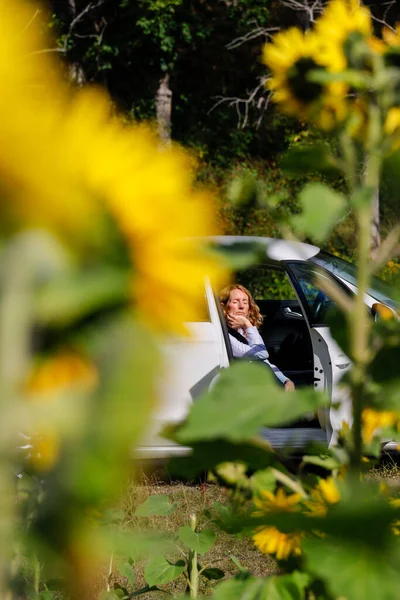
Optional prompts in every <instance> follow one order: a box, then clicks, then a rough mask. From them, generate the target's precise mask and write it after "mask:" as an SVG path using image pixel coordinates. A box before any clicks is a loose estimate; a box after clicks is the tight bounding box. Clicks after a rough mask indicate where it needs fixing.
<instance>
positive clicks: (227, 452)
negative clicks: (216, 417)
mask: <svg viewBox="0 0 400 600" xmlns="http://www.w3.org/2000/svg"><path fill="white" fill-rule="evenodd" d="M175 439H177V438H175ZM190 446H191V449H192V451H191V453H190V455H189V456H181V457H177V458H172V459H171V460H170V462H169V465H168V468H169V471H170V473H172V474H173V475H177V476H181V477H185V478H186V479H191V478H193V477H195V476H196V475H198V474H200V473H204V471H207V470H212V469H214V468H215V466H216V465H218V464H219V463H222V462H226V461H229V460H240V461H242V462H245V463H246V464H247V465H248V466H249V467H250V468H252V469H265V468H266V467H269V466H276V465H277V462H278V461H277V456H276V454H275V453H274V452H273V451H272V449H271V447H270V446H269V444H268V442H264V441H262V442H258V441H257V443H256V440H254V443H232V442H229V441H226V440H223V439H219V438H217V439H215V440H212V441H206V442H193V443H192V442H191V443H190Z"/></svg>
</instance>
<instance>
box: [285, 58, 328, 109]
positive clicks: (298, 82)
mask: <svg viewBox="0 0 400 600" xmlns="http://www.w3.org/2000/svg"><path fill="white" fill-rule="evenodd" d="M316 69H321V67H320V66H319V65H317V63H316V62H315V61H314V60H313V59H312V58H300V60H298V61H297V62H295V63H294V64H293V66H292V67H291V68H290V69H289V71H288V85H289V87H290V90H291V92H292V94H293V96H295V98H297V100H300V102H304V103H306V104H309V103H311V102H314V101H315V100H317V99H318V98H319V97H320V96H321V92H322V85H321V84H319V83H316V82H314V81H308V77H307V76H308V74H309V73H310V71H314V70H316Z"/></svg>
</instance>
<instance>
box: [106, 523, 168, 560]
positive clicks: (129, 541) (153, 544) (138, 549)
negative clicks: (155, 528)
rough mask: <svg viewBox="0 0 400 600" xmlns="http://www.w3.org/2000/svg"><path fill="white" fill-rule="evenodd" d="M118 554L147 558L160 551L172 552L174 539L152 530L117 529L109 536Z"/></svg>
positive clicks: (132, 558)
mask: <svg viewBox="0 0 400 600" xmlns="http://www.w3.org/2000/svg"><path fill="white" fill-rule="evenodd" d="M108 539H109V542H110V544H112V547H113V548H114V551H115V554H116V555H122V556H129V557H130V559H129V560H130V561H131V560H142V559H146V558H148V557H149V556H152V555H153V554H156V553H160V552H165V553H167V552H172V551H173V550H174V549H175V546H174V543H173V540H172V539H171V538H170V537H169V536H167V535H166V534H163V535H161V534H154V533H152V532H150V531H146V532H139V531H121V529H119V530H117V531H113V532H111V535H109V536H108Z"/></svg>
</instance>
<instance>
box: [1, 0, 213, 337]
mask: <svg viewBox="0 0 400 600" xmlns="http://www.w3.org/2000/svg"><path fill="white" fill-rule="evenodd" d="M44 29H45V27H44V25H43V23H42V22H41V21H40V19H39V17H38V13H37V11H36V9H35V7H34V6H33V5H32V4H31V3H27V4H25V3H23V2H22V0H16V1H15V2H13V6H12V8H11V7H10V3H9V2H8V0H0V55H1V57H2V58H1V59H0V77H1V80H2V84H3V87H4V90H3V93H2V95H1V98H0V109H1V112H0V144H1V151H0V158H1V160H0V181H1V185H2V193H3V195H2V202H1V204H0V210H1V213H0V214H1V221H0V222H1V226H0V228H2V229H3V231H4V230H9V229H10V228H13V229H15V228H18V227H19V228H26V227H27V226H30V227H32V226H39V227H43V226H44V227H47V228H50V229H51V230H52V231H53V232H55V233H57V234H59V235H61V236H62V237H63V240H64V241H65V240H67V241H68V243H69V245H70V247H71V248H73V249H76V248H77V247H80V248H81V249H82V248H83V249H86V250H87V249H92V248H93V247H95V248H99V247H101V246H102V245H104V244H107V243H108V238H107V231H108V230H107V225H106V224H107V219H108V218H109V216H110V215H111V217H112V218H113V219H114V220H115V222H116V223H117V225H118V226H119V228H120V230H121V232H122V234H123V236H124V237H125V240H126V246H127V248H128V252H129V254H130V256H131V261H132V266H133V269H132V271H133V275H132V300H133V304H134V306H135V307H137V308H138V310H139V312H140V313H141V314H142V315H144V316H145V318H146V320H147V321H148V322H149V323H151V324H153V325H154V326H155V327H156V328H158V329H161V330H165V331H175V332H176V331H183V325H182V323H183V322H184V321H192V320H197V319H199V318H201V317H202V313H203V294H204V277H205V275H208V276H209V277H210V278H211V279H212V280H216V279H218V276H219V274H221V269H220V266H219V264H217V261H216V260H215V258H214V257H213V256H211V254H210V253H209V252H208V251H206V250H205V249H204V247H203V245H202V244H201V243H200V242H199V241H198V238H199V236H203V235H207V234H210V233H215V231H214V226H213V216H212V212H213V211H212V202H211V199H210V198H209V197H207V196H206V195H205V194H203V193H199V192H195V191H193V188H192V177H193V173H192V170H193V169H192V166H193V165H192V163H191V162H190V161H189V159H188V158H187V157H186V156H185V154H184V152H183V151H182V150H178V149H176V148H172V149H170V150H166V149H165V150H162V149H160V147H159V141H158V140H157V138H156V137H155V135H153V134H152V133H151V132H150V131H149V130H148V129H145V128H144V127H141V126H136V125H135V126H132V125H129V124H126V123H124V122H123V120H122V119H119V118H118V117H117V116H116V115H115V110H114V109H113V106H112V103H111V101H110V99H109V98H108V96H107V94H106V93H105V92H104V91H100V90H98V89H83V90H81V91H76V90H72V91H69V90H66V89H65V87H64V85H63V83H62V81H61V76H60V75H58V72H59V67H58V66H57V65H56V63H54V62H53V61H51V60H50V59H49V54H48V53H43V52H41V50H43V49H44V48H48V47H49V43H48V42H47V40H45V39H44V38H43V36H42V30H44ZM60 72H61V70H60Z"/></svg>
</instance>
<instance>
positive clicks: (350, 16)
mask: <svg viewBox="0 0 400 600" xmlns="http://www.w3.org/2000/svg"><path fill="white" fill-rule="evenodd" d="M315 27H316V32H317V34H318V35H319V37H320V39H321V42H322V44H321V53H322V57H321V60H325V61H327V62H329V64H330V65H331V68H332V70H333V72H340V71H343V70H345V69H346V68H348V67H349V66H351V67H356V68H357V67H359V66H361V64H362V63H360V64H353V62H354V57H353V55H352V49H353V48H354V45H355V44H357V42H360V41H365V42H366V43H368V40H369V39H370V38H371V37H372V29H373V28H372V19H371V13H370V11H369V9H368V8H366V7H365V6H363V5H362V4H361V5H360V4H359V2H358V0H332V2H330V3H329V4H328V6H327V8H326V10H325V12H324V13H323V15H322V16H321V17H320V18H319V19H318V20H317V22H316V26H315Z"/></svg>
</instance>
